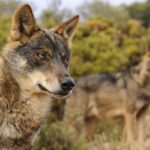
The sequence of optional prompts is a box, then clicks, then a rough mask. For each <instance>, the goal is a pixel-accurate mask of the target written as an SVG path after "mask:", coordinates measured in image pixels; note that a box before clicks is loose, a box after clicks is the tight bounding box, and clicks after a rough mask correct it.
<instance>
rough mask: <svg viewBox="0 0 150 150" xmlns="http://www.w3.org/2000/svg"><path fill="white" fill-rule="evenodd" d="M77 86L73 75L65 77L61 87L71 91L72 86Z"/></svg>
mask: <svg viewBox="0 0 150 150" xmlns="http://www.w3.org/2000/svg"><path fill="white" fill-rule="evenodd" d="M74 86H75V82H74V80H73V79H72V78H71V77H65V78H64V79H63V80H62V81H61V88H62V89H63V90H64V91H70V90H72V88H73V87H74Z"/></svg>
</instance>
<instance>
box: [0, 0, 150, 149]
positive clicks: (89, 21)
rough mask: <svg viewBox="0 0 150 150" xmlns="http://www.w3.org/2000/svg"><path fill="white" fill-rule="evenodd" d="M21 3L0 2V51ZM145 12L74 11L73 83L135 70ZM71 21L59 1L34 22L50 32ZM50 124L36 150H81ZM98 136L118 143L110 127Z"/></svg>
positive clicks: (148, 16) (148, 19)
mask: <svg viewBox="0 0 150 150" xmlns="http://www.w3.org/2000/svg"><path fill="white" fill-rule="evenodd" d="M20 3H21V2H20V1H17V0H13V1H11V0H1V1H0V48H1V50H2V47H3V46H4V44H5V43H6V39H7V35H8V33H9V28H10V23H11V17H12V12H13V11H14V9H16V7H17V6H18V5H20ZM149 10H150V0H147V1H145V2H143V3H134V4H132V5H130V6H118V7H114V6H111V5H110V4H108V3H104V2H102V1H99V0H93V1H91V2H88V3H86V4H84V5H81V6H79V7H78V8H76V12H79V14H80V16H81V23H80V25H79V28H78V30H77V32H76V34H75V38H74V40H73V45H72V49H71V50H72V59H71V65H70V71H71V73H72V75H73V76H74V77H75V78H76V79H77V78H78V77H80V76H83V75H86V74H90V73H102V72H108V73H112V72H118V71H121V70H124V69H126V68H127V67H130V66H131V65H135V64H136V62H137V61H138V58H139V56H140V55H141V54H142V53H143V52H145V51H147V50H149V48H150V11H149ZM72 15H73V12H72V10H70V9H65V8H62V7H61V0H53V1H52V3H51V4H50V6H49V8H48V9H46V10H43V12H41V15H40V16H39V22H40V23H41V24H42V26H44V27H49V28H50V27H52V26H54V25H56V24H57V23H58V22H59V23H60V22H61V21H64V20H65V19H66V18H68V17H70V16H72ZM48 122H49V121H48ZM50 122H51V121H50ZM50 122H49V123H47V124H46V125H45V126H44V127H43V129H42V132H41V134H40V136H39V137H38V140H37V142H36V150H84V148H85V145H84V144H83V143H84V141H82V140H81V141H80V140H78V142H73V141H71V139H70V133H69V132H68V131H66V128H65V125H62V123H61V122H58V123H57V122H55V123H54V124H51V123H50ZM50 124H51V125H50ZM104 127H107V129H106V128H104ZM102 131H106V132H105V136H106V138H105V139H108V138H107V137H111V138H113V139H114V140H115V141H117V140H118V141H119V138H118V137H119V135H120V133H118V131H119V130H117V129H116V128H115V129H114V128H113V127H112V126H111V125H110V126H109V125H106V124H105V125H104V124H102V125H100V126H99V129H98V131H97V132H98V134H100V133H102ZM79 139H80V138H79ZM96 139H97V138H96ZM98 139H99V137H98ZM99 141H101V140H99ZM108 141H110V140H108ZM86 144H87V143H86ZM100 145H101V143H100V144H99V146H100ZM88 146H89V149H90V145H88ZM101 146H102V145H101ZM86 149H88V148H86ZM104 149H105V148H104Z"/></svg>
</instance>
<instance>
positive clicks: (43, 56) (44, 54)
mask: <svg viewBox="0 0 150 150" xmlns="http://www.w3.org/2000/svg"><path fill="white" fill-rule="evenodd" d="M37 57H38V58H40V59H45V58H46V53H43V52H40V53H38V54H37Z"/></svg>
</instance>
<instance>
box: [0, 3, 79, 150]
mask: <svg viewBox="0 0 150 150" xmlns="http://www.w3.org/2000/svg"><path fill="white" fill-rule="evenodd" d="M78 22H79V16H78V15H76V16H74V17H72V18H70V19H69V20H67V21H66V22H64V23H62V24H59V25H57V26H56V27H54V28H52V29H42V28H40V27H39V26H38V25H37V24H36V20H35V17H34V15H33V12H32V8H31V6H30V5H28V4H24V5H22V6H20V7H19V8H18V9H17V10H16V11H15V13H14V15H13V17H12V24H11V28H10V34H9V36H8V42H7V43H6V45H5V46H4V49H3V51H2V54H1V56H0V77H1V78H0V149H1V150H30V149H32V148H33V143H34V140H35V137H36V135H37V133H38V131H39V129H40V127H41V125H42V124H43V123H44V121H45V120H46V118H47V115H48V113H49V111H50V109H51V106H52V105H53V100H57V99H59V100H64V99H66V98H67V97H68V96H69V95H70V94H71V92H72V90H73V87H74V85H75V82H74V80H73V78H72V77H71V75H70V73H69V71H68V65H69V62H70V42H71V40H72V38H73V35H74V32H75V30H76V28H77V25H78Z"/></svg>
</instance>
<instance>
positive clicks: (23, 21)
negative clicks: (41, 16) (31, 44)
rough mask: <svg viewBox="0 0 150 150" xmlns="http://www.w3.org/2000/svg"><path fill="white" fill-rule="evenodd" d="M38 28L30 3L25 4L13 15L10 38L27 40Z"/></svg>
mask: <svg viewBox="0 0 150 150" xmlns="http://www.w3.org/2000/svg"><path fill="white" fill-rule="evenodd" d="M37 28H38V27H37V25H36V22H35V18H34V16H33V13H32V9H31V7H30V5H28V4H24V5H23V6H21V7H19V8H18V9H17V10H16V11H15V13H14V15H13V18H12V24H11V29H10V36H9V40H10V41H17V40H21V41H26V40H27V39H29V37H30V36H31V35H32V34H33V32H35V31H36V30H37Z"/></svg>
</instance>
